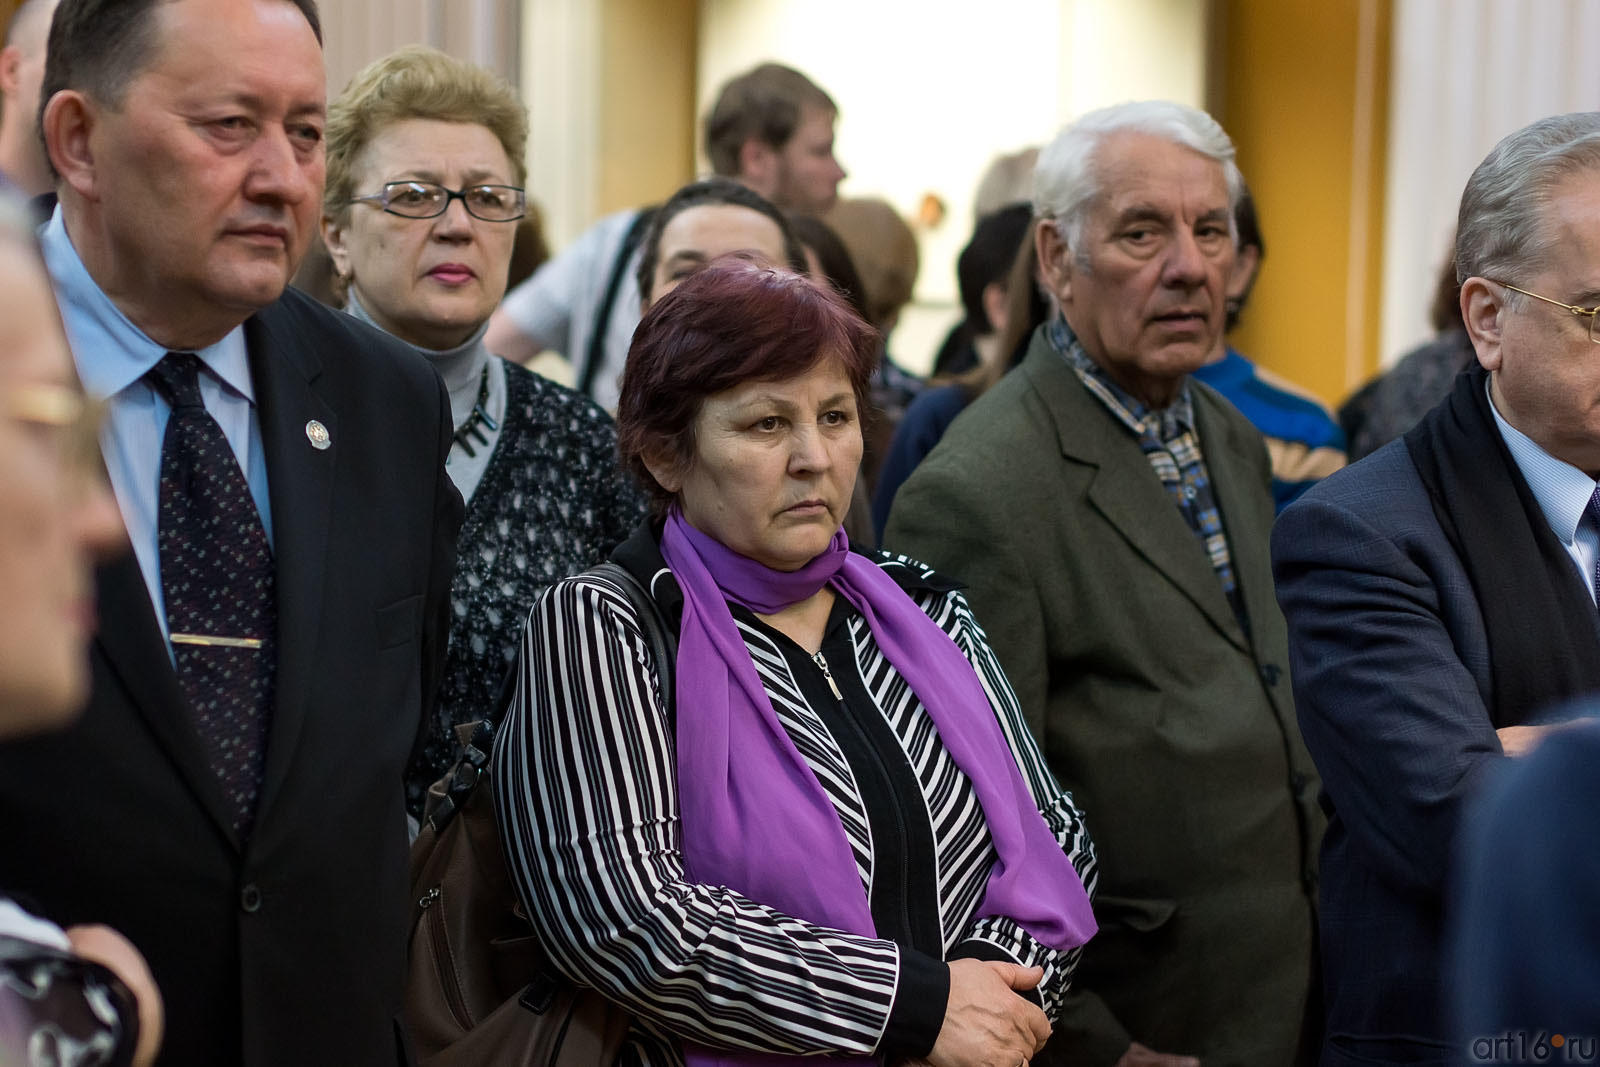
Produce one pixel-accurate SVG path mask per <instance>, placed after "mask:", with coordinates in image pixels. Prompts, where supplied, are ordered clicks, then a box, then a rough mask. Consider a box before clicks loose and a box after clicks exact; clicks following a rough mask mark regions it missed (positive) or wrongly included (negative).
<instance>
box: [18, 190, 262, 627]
mask: <svg viewBox="0 0 1600 1067" xmlns="http://www.w3.org/2000/svg"><path fill="white" fill-rule="evenodd" d="M39 241H40V244H41V245H42V247H43V250H44V261H45V267H46V268H47V269H48V270H49V272H50V278H51V280H52V281H53V282H54V283H55V290H56V303H57V304H59V305H60V307H61V318H62V321H63V323H64V324H65V326H66V330H67V340H68V341H69V342H71V345H72V355H73V360H74V362H76V363H77V366H78V377H79V378H80V379H82V381H83V387H84V390H85V391H86V392H88V394H89V395H90V396H92V397H95V398H97V399H102V400H105V401H106V421H105V425H104V426H102V427H101V430H100V451H101V453H102V454H103V455H104V456H105V461H106V472H107V473H108V474H109V475H110V477H111V488H112V490H113V491H114V492H115V494H116V497H117V506H118V507H119V508H120V509H121V511H122V521H123V524H124V525H125V526H126V527H127V529H128V538H129V540H130V541H131V542H132V545H133V554H134V556H135V557H136V558H137V559H138V561H139V571H140V573H141V574H142V575H143V576H144V584H145V587H146V588H147V589H148V590H149V591H150V603H151V604H152V605H154V607H155V613H156V622H157V623H158V624H159V625H160V627H161V635H162V637H163V638H165V637H166V636H167V611H166V601H165V598H164V597H163V596H162V595H161V564H160V553H159V546H158V543H157V506H158V502H159V497H160V486H161V444H162V440H163V438H164V437H165V435H166V431H167V417H168V415H169V414H170V413H171V407H170V406H169V405H168V404H167V401H166V400H165V398H163V397H162V396H161V394H160V393H158V392H157V391H156V390H155V389H154V388H153V387H152V386H151V385H150V384H149V383H147V382H146V381H145V380H144V375H145V373H146V372H148V371H149V370H150V369H151V368H152V367H154V366H155V365H156V364H157V363H159V362H160V361H161V358H162V357H163V356H165V355H166V354H167V349H166V348H165V347H163V346H161V345H159V344H157V343H156V342H154V341H152V340H151V339H150V338H149V337H147V336H145V334H144V332H143V331H142V330H140V329H139V328H138V327H137V326H135V325H134V324H133V323H132V322H130V321H129V320H128V317H127V316H126V315H124V314H123V313H122V312H121V311H120V310H119V309H118V308H117V306H116V305H115V304H114V303H112V302H111V298H110V297H108V296H106V294H105V293H104V292H103V291H102V290H101V289H100V286H99V285H97V284H96V283H95V280H94V279H93V278H92V277H90V276H89V271H88V269H87V268H86V267H85V266H84V265H83V260H82V259H80V258H79V256H78V252H77V250H76V249H75V248H73V247H72V240H71V238H69V237H68V236H67V227H66V223H65V222H64V221H63V219H62V216H61V208H60V207H59V206H58V207H57V208H56V210H55V214H53V215H52V216H51V217H50V221H49V222H47V223H45V225H44V226H43V228H41V229H40V231H39ZM195 355H196V356H198V357H199V358H200V362H201V363H202V364H204V366H205V368H206V370H207V371H209V373H202V374H201V375H200V398H201V400H203V401H204V402H205V406H206V410H207V411H209V412H210V413H211V417H212V418H214V419H216V420H217V423H218V425H220V426H221V427H222V433H223V435H224V436H225V437H227V439H228V444H229V445H230V446H232V448H233V454H234V456H235V457H236V458H237V459H238V460H239V468H240V470H242V471H244V475H245V481H246V482H248V483H249V486H250V495H251V497H252V498H254V500H255V503H256V510H257V511H258V512H260V514H261V523H262V526H263V527H265V529H266V533H267V542H268V543H269V544H271V543H272V512H271V508H270V507H269V504H268V499H267V461H266V456H265V454H264V453H263V451H262V447H261V420H260V419H259V417H258V416H257V413H256V403H255V387H254V385H253V384H252V382H251V380H250V362H249V358H248V355H247V354H246V351H245V343H244V327H243V326H238V327H235V328H234V329H233V330H232V331H230V332H229V333H228V335H227V336H226V337H224V338H222V340H220V341H218V342H217V343H216V344H213V345H210V346H208V347H206V348H202V349H200V350H198V351H196V352H195Z"/></svg>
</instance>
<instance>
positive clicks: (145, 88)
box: [46, 0, 325, 348]
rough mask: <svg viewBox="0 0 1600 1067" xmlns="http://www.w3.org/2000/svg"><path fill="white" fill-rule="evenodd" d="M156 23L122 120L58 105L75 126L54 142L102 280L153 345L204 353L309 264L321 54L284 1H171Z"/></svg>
mask: <svg viewBox="0 0 1600 1067" xmlns="http://www.w3.org/2000/svg"><path fill="white" fill-rule="evenodd" d="M150 17H151V18H152V19H153V20H154V27H155V35H154V36H155V42H154V49H153V54H152V55H151V57H150V60H149V63H148V66H147V67H146V69H145V70H143V71H142V72H141V73H140V74H139V75H137V76H136V77H135V78H134V79H133V80H132V81H131V82H130V83H129V84H128V86H127V87H126V91H125V93H124V96H123V99H122V101H121V104H120V106H119V107H116V108H112V107H110V106H109V105H108V104H106V103H104V102H100V101H95V100H92V99H91V98H89V97H87V96H84V95H82V94H79V93H71V94H67V93H62V94H57V96H56V97H55V99H54V100H52V102H51V105H50V106H51V114H52V115H59V116H65V117H64V118H63V119H62V121H60V122H55V121H53V120H52V119H51V118H49V117H47V120H46V128H47V130H49V131H50V133H51V151H52V153H53V155H54V156H55V158H56V159H57V163H58V167H59V168H60V169H61V170H62V174H63V177H64V178H65V180H66V182H67V184H68V185H69V186H70V187H71V189H72V191H73V193H74V194H76V196H78V197H82V198H83V200H84V201H86V203H87V207H86V208H85V209H84V213H83V215H82V217H79V212H78V211H77V210H76V209H74V210H73V211H72V212H71V213H70V214H69V215H68V232H69V234H71V236H72V238H73V242H74V244H75V246H76V247H77V248H78V251H79V253H80V254H81V255H82V256H83V258H84V262H85V264H86V265H87V266H88V268H89V271H90V274H91V275H93V276H94V278H95V280H96V281H97V282H98V283H99V284H100V286H101V287H102V288H103V289H104V290H105V291H106V292H107V293H108V294H109V295H110V296H111V298H112V299H113V300H114V301H115V302H116V303H117V305H118V306H119V307H120V308H121V309H122V310H123V312H124V313H126V314H127V315H128V317H129V318H130V319H132V320H133V322H134V323H135V324H136V325H138V326H139V327H140V328H142V329H143V330H144V331H145V333H147V334H148V335H149V336H150V337H151V338H152V339H154V340H156V341H157V342H158V343H161V344H164V345H166V346H168V347H170V348H193V347H200V346H203V345H206V344H210V343H212V342H214V341H216V340H217V339H219V338H220V337H221V336H222V335H223V334H225V333H227V332H228V330H230V329H232V328H233V327H234V326H236V325H238V324H239V323H240V322H243V321H244V320H245V319H246V318H248V317H249V316H250V315H251V314H253V313H254V312H255V311H256V310H258V309H260V308H262V307H264V306H266V305H267V304H270V303H271V302H272V301H274V300H276V299H277V298H278V296H279V294H280V293H282V292H283V289H284V286H285V285H287V284H288V281H289V277H290V275H292V274H293V273H294V270H295V267H296V266H297V265H298V264H299V262H300V257H301V256H302V255H304V253H305V251H306V246H307V242H308V241H309V240H310V237H311V234H312V232H313V228H314V227H315V226H316V223H317V217H318V215H319V205H320V199H321V195H322V177H323V148H322V127H323V116H324V110H325V107H324V104H325V101H324V90H323V78H324V76H323V69H322V51H321V49H320V48H319V47H318V45H317V41H316V37H315V36H314V35H313V33H312V31H311V27H310V25H309V24H308V23H307V22H306V20H305V16H304V15H302V14H301V13H300V11H299V9H297V8H296V7H294V5H292V4H290V3H287V2H286V0H171V2H168V3H162V4H159V5H157V6H156V7H155V8H154V9H153V11H152V13H151V16H150ZM77 117H81V123H79V124H78V125H76V126H74V125H73V124H72V123H73V122H74V121H77ZM69 120H70V121H69ZM80 135H81V136H80ZM80 141H83V142H84V143H79V142H80Z"/></svg>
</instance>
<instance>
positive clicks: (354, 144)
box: [322, 46, 644, 816]
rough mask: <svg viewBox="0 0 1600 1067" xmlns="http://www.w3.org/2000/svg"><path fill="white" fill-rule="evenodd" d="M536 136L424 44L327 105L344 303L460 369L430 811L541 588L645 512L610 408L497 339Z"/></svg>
mask: <svg viewBox="0 0 1600 1067" xmlns="http://www.w3.org/2000/svg"><path fill="white" fill-rule="evenodd" d="M527 140H528V116H527V111H526V109H525V108H524V107H523V105H522V102H521V101H520V100H519V99H518V98H517V96H516V93H515V92H514V91H513V90H512V89H511V87H510V86H509V85H507V84H506V83H505V82H504V81H503V80H502V79H500V78H499V77H497V76H496V75H494V74H492V73H490V72H489V71H486V70H483V69H482V68H479V67H475V66H472V65H470V64H468V63H463V62H461V61H459V60H456V59H453V58H451V57H449V56H446V55H445V54H443V53H442V52H438V51H436V50H434V49H431V48H424V47H420V46H416V47H409V48H405V49H402V50H400V51H398V52H396V53H394V54H393V55H390V56H388V57H386V58H384V59H380V60H378V61H377V62H375V63H373V64H372V65H370V66H368V67H367V68H366V69H365V70H363V71H361V72H360V73H359V74H357V75H356V76H355V78H354V79H353V80H352V81H351V82H350V85H349V86H348V87H347V88H346V89H345V91H344V93H343V94H342V95H341V96H340V97H339V98H338V99H337V100H335V101H334V102H333V104H332V106H331V107H330V108H329V112H328V129H327V159H328V178H327V186H326V192H325V195H324V199H323V218H322V234H323V239H324V240H325V242H326V243H327V246H328V251H329V253H330V254H331V255H332V257H333V263H334V268H335V270H336V272H337V274H338V277H339V279H340V281H341V282H342V283H343V284H344V285H345V290H346V294H347V297H346V298H347V305H346V310H347V311H348V312H349V313H350V314H352V315H354V316H355V317H357V318H359V319H362V320H365V321H366V322H369V323H371V324H372V325H375V326H377V327H379V328H380V329H383V330H385V331H387V332H388V333H390V334H392V335H394V336H395V337H398V338H399V339H400V340H402V341H405V342H407V343H409V344H411V345H413V346H414V347H415V348H417V349H418V350H419V351H420V352H421V353H422V354H423V355H424V356H426V357H427V358H428V360H429V361H430V362H432V364H433V366H434V368H435V369H436V370H438V372H439V374H440V376H441V377H442V378H443V379H444V383H445V385H446V387H447V388H448V389H449V391H450V408H451V416H452V418H453V421H454V424H455V443H454V445H453V446H452V447H451V449H450V456H449V459H448V461H447V465H446V469H447V471H448V472H449V474H450V477H451V480H452V481H453V482H454V483H455V485H456V488H457V489H459V490H460V492H461V495H462V497H463V498H465V500H466V501H467V519H466V523H465V525H463V526H462V528H461V537H460V541H459V544H458V548H457V557H456V558H457V570H456V577H455V583H454V585H453V586H452V588H451V612H452V614H451V629H450V648H449V652H448V656H447V660H446V663H445V674H444V684H443V687H442V689H441V691H440V694H439V697H440V699H439V704H438V710H437V712H436V714H435V718H434V721H433V722H432V723H430V724H428V734H427V739H426V742H425V748H424V752H423V753H422V756H421V757H420V758H419V760H418V761H417V762H416V763H414V764H413V766H412V768H411V770H410V772H409V773H408V774H407V778H406V794H407V805H408V807H409V809H410V810H411V812H412V814H413V815H418V816H420V815H421V812H422V805H423V799H424V796H425V794H426V791H427V787H428V784H429V783H430V782H432V781H434V780H436V779H437V778H438V777H439V776H440V775H442V774H443V773H444V772H445V771H446V770H448V768H449V766H450V764H451V761H452V754H453V751H454V746H453V737H452V734H451V727H452V726H453V725H455V724H457V723H461V722H469V721H472V720H474V719H489V718H492V717H493V714H494V711H495V704H496V698H497V696H498V694H499V690H500V684H501V680H502V678H503V676H504V675H505V673H506V670H507V668H508V667H509V666H510V664H511V662H512V659H513V658H514V656H515V652H516V646H517V642H518V638H519V636H520V634H521V631H522V623H523V620H524V619H525V618H526V617H527V614H528V608H529V606H530V605H532V603H533V601H534V598H535V597H537V596H538V594H539V592H540V591H541V590H543V589H544V587H545V586H547V585H549V584H550V583H551V582H554V581H555V580H556V579H558V578H563V577H565V576H566V575H568V574H572V573H575V572H577V571H581V570H583V569H585V568H586V567H589V566H591V565H593V564H595V563H598V562H600V561H601V560H602V559H604V558H605V556H606V554H607V553H608V552H609V551H610V549H611V548H612V546H613V545H615V544H616V543H617V542H619V541H621V540H622V539H623V538H624V537H626V536H627V535H628V533H629V532H630V531H631V530H632V529H633V527H634V526H635V525H636V524H637V523H638V521H639V520H640V518H641V517H642V516H643V515H644V505H643V501H642V499H641V498H640V497H639V496H638V495H637V493H636V492H635V491H634V490H633V489H632V488H631V486H629V485H628V483H627V481H626V479H625V478H624V477H623V476H622V474H621V472H620V470H619V468H618V467H617V461H616V433H615V431H614V430H613V428H612V424H611V419H610V417H609V416H608V415H606V413H605V412H604V411H602V410H601V409H600V408H599V407H597V406H596V405H595V404H593V403H592V402H591V401H589V400H588V399H586V398H584V397H582V396H579V395H578V394H577V393H575V392H572V391H571V390H569V389H565V388H562V387H561V386H558V385H555V384H553V383H551V382H548V381H546V380H545V379H543V378H540V377H538V376H537V375H534V374H532V373H531V372H529V371H526V370H524V369H523V368H521V367H519V366H517V365H515V364H513V363H509V362H507V361H505V360H502V359H499V358H498V357H495V356H491V355H490V353H489V351H488V349H487V348H486V347H484V343H483V335H484V331H485V328H486V325H487V323H488V321H489V314H490V312H492V311H493V310H494V309H495V306H496V305H497V304H499V302H500V298H501V296H503V295H504V294H505V288H506V271H507V268H508V267H509V265H510V262H511V247H512V241H513V238H514V236H515V232H516V221H517V220H518V219H520V218H521V217H522V216H523V214H524V212H525V209H526V193H525V192H524V190H523V181H524V179H525V176H526V171H525V166H524V163H523V155H524V152H525V150H526V147H527Z"/></svg>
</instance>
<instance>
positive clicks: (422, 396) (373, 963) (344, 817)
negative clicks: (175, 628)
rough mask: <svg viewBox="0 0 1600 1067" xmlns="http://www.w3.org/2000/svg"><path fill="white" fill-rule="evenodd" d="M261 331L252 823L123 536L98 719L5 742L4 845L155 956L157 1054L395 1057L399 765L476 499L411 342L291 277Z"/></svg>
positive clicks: (10, 860)
mask: <svg viewBox="0 0 1600 1067" xmlns="http://www.w3.org/2000/svg"><path fill="white" fill-rule="evenodd" d="M245 329H246V338H247V344H248V349H249V354H250V367H251V374H252V376H253V379H254V382H255V386H256V395H257V404H258V413H259V417H260V423H261V437H262V444H263V447H264V449H265V452H266V456H267V476H268V482H269V492H270V499H271V505H272V520H273V531H274V547H275V557H276V560H277V597H278V650H279V651H278V672H277V693H276V710H275V712H274V716H273V720H272V725H271V734H270V737H269V740H268V745H267V762H266V773H265V779H264V783H263V789H262V792H261V798H260V803H259V807H258V809H257V821H256V825H255V831H254V833H253V834H252V835H251V837H250V839H249V841H248V842H247V843H245V844H243V845H242V846H241V843H240V842H239V840H238V839H237V838H236V837H235V835H234V834H233V832H232V830H231V829H230V828H229V822H228V817H227V814H226V808H225V806H224V805H223V803H222V800H221V794H220V790H219V788H218V786H217V784H216V780H215V777H214V775H213V773H212V771H211V770H210V768H209V765H208V763H207V759H206V756H205V754H204V752H203V751H202V748H201V743H200V741H199V739H198V736H197V734H196V732H195V730H194V728H193V727H192V726H191V724H190V722H189V720H188V718H187V713H186V711H185V710H184V707H183V704H182V698H181V696H180V693H179V689H178V684H177V679H176V675H175V674H174V672H173V669H172V667H171V661H170V659H169V658H168V654H167V649H166V646H165V644H164V643H163V641H162V639H161V635H160V631H159V630H158V629H157V626H156V620H155V615H154V612H153V611H152V609H151V605H150V598H149V595H148V593H147V591H146V589H145V585H144V582H143V580H142V578H141V576H140V572H139V568H138V565H137V564H136V563H135V561H134V559H133V557H132V555H131V554H130V555H126V556H124V557H123V558H122V559H120V560H118V561H116V562H114V563H111V564H109V565H107V566H106V567H104V568H103V569H102V571H101V573H100V575H99V589H98V591H99V610H100V620H101V621H100V632H99V636H98V637H97V638H96V640H95V643H94V647H93V652H92V659H93V671H94V688H93V695H92V697H91V701H90V704H89V707H88V710H87V711H86V712H85V714H84V716H83V718H82V719H81V720H80V721H79V722H78V723H77V724H76V725H75V726H74V727H72V728H71V729H69V730H67V731H65V732H64V733H61V734H57V735H53V736H49V737H43V738H39V739H37V740H31V741H27V742H23V743H18V744H15V745H11V746H7V747H6V748H4V749H3V750H0V812H3V814H4V817H3V818H0V856H3V857H4V858H5V859H4V862H5V868H6V871H7V883H8V885H10V886H14V887H15V888H16V890H18V891H19V892H23V893H26V894H28V895H29V896H31V897H33V898H34V899H36V900H37V901H38V902H40V903H41V905H43V906H44V907H45V908H46V909H47V910H48V912H49V914H50V915H51V917H52V918H54V919H56V920H58V921H60V922H63V923H80V922H104V923H109V924H110V925H112V926H114V927H116V928H117V929H119V930H121V931H122V932H123V933H124V934H126V935H127V936H128V937H129V938H130V939H131V940H132V941H133V942H134V943H135V944H136V945H137V946H138V947H139V949H140V950H141V951H142V952H143V953H144V954H145V956H146V958H147V959H148V960H149V961H150V965H151V968H152V970H153V972H154V974H155V978H156V982H157V983H158V984H159V985H160V987H161V991H162V994H163V996H164V998H165V1000H166V1008H167V1040H166V1044H165V1054H164V1056H163V1057H162V1063H164V1064H193V1065H196V1067H199V1065H205V1067H218V1065H221V1064H234V1063H243V1064H260V1065H263V1067H265V1065H269V1064H270V1065H274V1067H277V1065H282V1064H291V1063H292V1064H329V1065H333V1064H339V1065H352V1064H386V1065H393V1064H394V1063H395V1062H396V1060H397V1054H398V1046H397V1039H396V1029H395V1026H394V1017H395V1015H396V1013H397V1012H398V1011H399V1007H400V990H401V985H402V979H403V975H404V965H405V952H406V936H407V924H408V921H409V909H408V901H407V899H406V864H407V851H408V850H407V840H406V826H405V818H404V816H405V812H404V791H403V788H402V781H401V776H402V773H403V771H404V770H405V767H406V763H407V760H408V757H409V755H410V753H411V750H412V747H413V745H414V744H415V742H416V738H417V734H418V728H419V723H420V721H421V718H420V716H421V713H422V710H423V707H424V705H425V704H431V701H432V699H433V693H434V689H435V688H436V685H437V682H438V674H439V668H440V664H441V661H442V659H443V653H444V640H445V633H446V627H445V624H446V613H447V610H448V609H447V592H448V589H449V582H450V575H451V571H452V567H453V561H454V545H455V534H456V530H457V528H458V526H459V525H460V521H461V514H462V505H461V500H460V497H459V496H458V495H457V493H456V491H455V489H454V488H453V487H452V486H451V484H450V481H449V479H448V478H447V477H446V475H445V473H444V467H443V459H444V455H445V452H446V451H447V449H448V446H449V441H450V417H449V408H448V399H447V397H446V395H445V392H444V389H443V386H442V385H441V384H440V382H439V379H438V377H437V375H435V374H434V372H433V371H432V369H431V368H429V367H428V366H427V364H426V363H425V362H424V361H423V360H422V359H420V358H419V357H418V356H416V354H415V353H413V352H411V351H410V350H408V349H406V348H405V346H403V345H400V344H399V343H397V342H395V341H393V340H391V339H389V338H387V337H386V336H384V335H383V334H380V333H379V332H377V331H375V330H371V329H369V328H367V327H365V326H363V325H361V324H360V323H358V322H356V321H355V320H354V319H351V318H348V317H346V316H342V315H339V314H337V313H335V312H332V311H329V310H327V309H325V308H323V307H321V306H320V305H318V304H316V303H314V302H313V301H311V300H310V299H309V298H307V297H305V296H303V295H302V294H300V293H298V292H295V291H293V290H290V291H288V292H287V293H285V294H284V296H283V297H282V298H281V299H280V300H279V301H278V302H276V303H275V304H273V305H271V306H270V307H268V308H266V309H264V310H262V311H261V312H260V313H259V314H257V315H256V316H254V317H253V318H251V319H250V320H249V321H248V322H247V323H246V325H245ZM310 419H317V420H319V421H321V422H322V424H323V425H324V426H326V427H327V429H328V432H329V435H330V437H331V439H332V446H331V447H330V448H328V449H327V450H326V451H318V450H317V449H315V448H313V447H312V446H311V444H310V442H309V440H308V438H307V434H306V429H305V427H306V423H307V421H308V420H310Z"/></svg>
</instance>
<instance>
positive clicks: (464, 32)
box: [318, 0, 521, 98]
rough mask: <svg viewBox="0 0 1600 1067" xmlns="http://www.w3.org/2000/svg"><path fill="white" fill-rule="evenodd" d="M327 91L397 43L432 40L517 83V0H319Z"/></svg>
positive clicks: (331, 94)
mask: <svg viewBox="0 0 1600 1067" xmlns="http://www.w3.org/2000/svg"><path fill="white" fill-rule="evenodd" d="M318 7H319V9H320V11H321V14H322V40H323V58H324V61H325V62H326V64H327V68H328V95H329V97H330V98H332V97H334V96H337V95H338V94H339V91H340V90H341V89H343V88H344V87H345V85H346V84H347V83H348V82H349V81H350V78H351V77H352V76H353V75H354V74H355V73H356V71H358V70H360V69H361V68H362V67H364V66H366V65H367V64H368V63H370V62H372V61H373V60H374V59H378V58H379V57H381V56H385V55H388V54H389V53H390V52H393V51H394V50H395V49H396V48H399V47H400V46H401V45H407V44H430V45H433V46H434V47H435V48H438V49H441V50H442V51H445V52H449V53H450V54H451V55H453V56H459V57H460V58H462V59H465V60H469V61H470V62H473V63H477V64H479V65H481V66H485V67H488V68H489V69H490V70H495V71H498V72H499V73H501V74H502V75H504V76H505V77H506V78H507V79H509V80H510V81H511V83H512V84H516V82H517V78H518V75H519V73H520V72H519V69H518V66H517V43H518V34H519V26H520V24H521V4H520V3H518V0H323V2H322V3H321V4H319V5H318Z"/></svg>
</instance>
